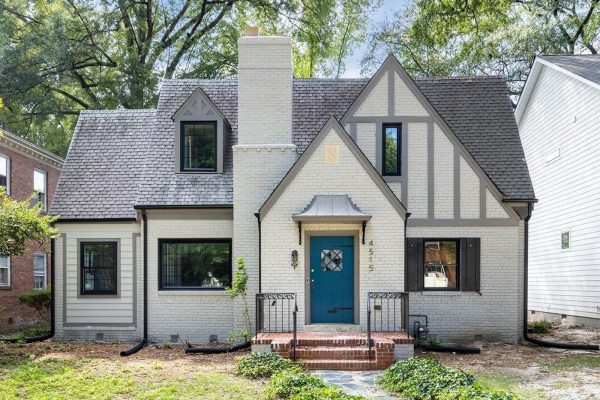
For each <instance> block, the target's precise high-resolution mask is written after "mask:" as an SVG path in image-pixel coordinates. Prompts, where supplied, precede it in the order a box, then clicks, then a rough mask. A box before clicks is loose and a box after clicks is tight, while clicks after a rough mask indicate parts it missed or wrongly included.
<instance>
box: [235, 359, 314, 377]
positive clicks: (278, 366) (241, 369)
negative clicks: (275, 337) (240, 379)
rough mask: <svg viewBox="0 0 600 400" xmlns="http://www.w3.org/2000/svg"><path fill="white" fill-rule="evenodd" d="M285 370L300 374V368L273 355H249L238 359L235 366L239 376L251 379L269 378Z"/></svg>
mask: <svg viewBox="0 0 600 400" xmlns="http://www.w3.org/2000/svg"><path fill="white" fill-rule="evenodd" d="M287 370H295V371H298V372H300V371H301V370H302V368H301V367H300V365H299V364H294V363H292V362H291V361H290V360H288V359H285V358H283V357H281V356H280V355H278V354H275V353H250V354H248V355H247V356H244V357H242V358H240V359H239V361H238V364H237V366H236V372H237V373H238V374H239V375H242V376H245V377H246V378H252V379H258V378H270V377H271V376H272V375H274V374H276V373H279V372H283V371H287Z"/></svg>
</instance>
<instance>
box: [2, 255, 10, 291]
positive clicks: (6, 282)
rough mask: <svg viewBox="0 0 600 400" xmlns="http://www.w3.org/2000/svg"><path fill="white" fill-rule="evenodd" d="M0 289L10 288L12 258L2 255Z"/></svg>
mask: <svg viewBox="0 0 600 400" xmlns="http://www.w3.org/2000/svg"><path fill="white" fill-rule="evenodd" d="M0 287H10V257H9V256H7V255H0Z"/></svg>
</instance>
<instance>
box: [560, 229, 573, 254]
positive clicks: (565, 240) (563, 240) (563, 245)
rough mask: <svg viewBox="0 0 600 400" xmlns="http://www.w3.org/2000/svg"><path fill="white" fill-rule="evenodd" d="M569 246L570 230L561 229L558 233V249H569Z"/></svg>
mask: <svg viewBox="0 0 600 400" xmlns="http://www.w3.org/2000/svg"><path fill="white" fill-rule="evenodd" d="M570 248H571V231H563V232H561V233H560V249H561V250H563V251H564V250H569V249H570Z"/></svg>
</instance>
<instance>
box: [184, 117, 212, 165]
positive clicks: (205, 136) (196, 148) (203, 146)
mask: <svg viewBox="0 0 600 400" xmlns="http://www.w3.org/2000/svg"><path fill="white" fill-rule="evenodd" d="M216 170H217V123H216V122H215V121H209V122H191V121H183V122H181V171H182V172H213V171H216Z"/></svg>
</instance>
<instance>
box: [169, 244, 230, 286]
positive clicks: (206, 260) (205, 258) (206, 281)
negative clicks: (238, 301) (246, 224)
mask: <svg viewBox="0 0 600 400" xmlns="http://www.w3.org/2000/svg"><path fill="white" fill-rule="evenodd" d="M159 253H160V254H159V259H160V262H159V278H160V282H159V285H160V289H161V290H196V289H224V288H226V287H229V286H231V239H162V240H160V241H159Z"/></svg>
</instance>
